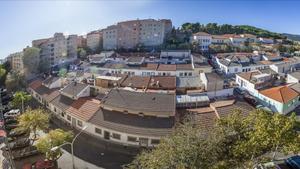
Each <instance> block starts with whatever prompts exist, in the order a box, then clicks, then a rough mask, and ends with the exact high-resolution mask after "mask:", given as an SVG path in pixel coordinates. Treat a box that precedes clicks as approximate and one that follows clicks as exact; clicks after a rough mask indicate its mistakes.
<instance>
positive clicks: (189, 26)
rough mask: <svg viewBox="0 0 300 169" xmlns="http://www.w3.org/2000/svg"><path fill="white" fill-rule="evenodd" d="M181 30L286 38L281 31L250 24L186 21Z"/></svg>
mask: <svg viewBox="0 0 300 169" xmlns="http://www.w3.org/2000/svg"><path fill="white" fill-rule="evenodd" d="M181 30H182V31H186V32H191V33H197V32H207V33H209V34H214V35H221V34H246V33H247V34H253V35H256V36H259V37H266V38H275V39H285V38H286V37H285V36H284V35H281V34H279V33H275V32H270V31H268V30H264V29H261V28H257V27H254V26H249V25H236V26H234V25H229V24H222V25H218V24H217V23H208V24H206V25H205V24H200V23H199V22H197V23H184V24H182V25H181Z"/></svg>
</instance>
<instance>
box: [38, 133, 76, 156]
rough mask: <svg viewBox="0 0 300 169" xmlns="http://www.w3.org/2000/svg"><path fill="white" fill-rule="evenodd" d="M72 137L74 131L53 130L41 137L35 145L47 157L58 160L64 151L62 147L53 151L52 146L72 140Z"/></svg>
mask: <svg viewBox="0 0 300 169" xmlns="http://www.w3.org/2000/svg"><path fill="white" fill-rule="evenodd" d="M72 137H73V133H72V132H66V131H63V130H62V129H56V130H51V131H50V132H49V133H48V134H46V135H45V136H43V137H41V138H39V139H38V141H37V143H36V145H35V146H36V147H37V149H38V151H40V152H41V153H43V154H45V156H46V159H48V160H52V161H56V160H57V159H59V158H60V157H61V155H62V152H61V150H60V149H57V150H54V151H52V148H53V147H56V146H61V145H62V144H64V143H66V142H69V141H71V140H72Z"/></svg>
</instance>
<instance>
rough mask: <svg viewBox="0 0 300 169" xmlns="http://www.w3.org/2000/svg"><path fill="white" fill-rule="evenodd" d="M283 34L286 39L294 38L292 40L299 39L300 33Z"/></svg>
mask: <svg viewBox="0 0 300 169" xmlns="http://www.w3.org/2000/svg"><path fill="white" fill-rule="evenodd" d="M283 35H284V36H286V37H287V38H288V39H291V40H294V41H300V35H294V34H288V33H284V34H283Z"/></svg>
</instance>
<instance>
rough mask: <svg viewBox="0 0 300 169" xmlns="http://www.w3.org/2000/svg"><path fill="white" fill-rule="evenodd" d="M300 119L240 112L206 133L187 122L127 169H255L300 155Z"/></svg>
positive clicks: (137, 158) (257, 112)
mask: <svg viewBox="0 0 300 169" xmlns="http://www.w3.org/2000/svg"><path fill="white" fill-rule="evenodd" d="M296 124H297V123H296V118H295V116H294V115H292V116H291V117H287V116H283V115H280V114H275V115H272V114H270V113H269V112H266V111H263V110H255V111H253V112H251V113H250V115H249V116H246V117H245V116H244V115H242V114H241V112H240V111H239V110H236V111H234V112H233V113H232V114H231V115H229V116H227V117H225V118H222V119H220V120H218V121H217V122H216V126H215V128H214V129H213V130H212V131H210V132H205V131H204V130H203V128H200V127H199V126H197V125H191V124H190V123H186V124H184V125H181V126H179V127H178V128H177V129H176V130H175V132H174V133H173V134H171V135H170V136H167V137H165V138H163V139H162V141H161V143H160V144H159V145H158V147H157V148H155V149H153V150H152V151H144V152H142V153H141V154H140V155H138V156H137V157H136V159H135V160H134V161H133V162H132V163H131V164H130V165H129V166H128V167H127V168H141V169H142V168H151V169H156V168H157V169H158V168H167V169H168V168H180V169H181V168H195V169H196V168H212V169H225V168H232V169H237V168H239V169H242V168H245V169H246V168H252V167H253V166H254V165H257V164H258V163H262V162H267V161H268V160H271V159H272V158H276V156H275V155H276V153H277V152H281V153H285V154H286V153H297V152H300V145H299V144H300V136H299V134H298V133H297V131H296V130H295V127H296Z"/></svg>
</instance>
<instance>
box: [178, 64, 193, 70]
mask: <svg viewBox="0 0 300 169" xmlns="http://www.w3.org/2000/svg"><path fill="white" fill-rule="evenodd" d="M176 70H193V66H192V64H178V65H176Z"/></svg>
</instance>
